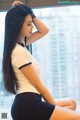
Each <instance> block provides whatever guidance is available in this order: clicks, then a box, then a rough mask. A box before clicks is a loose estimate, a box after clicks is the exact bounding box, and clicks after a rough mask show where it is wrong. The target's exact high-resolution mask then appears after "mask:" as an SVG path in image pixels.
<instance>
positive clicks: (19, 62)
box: [11, 43, 40, 94]
mask: <svg viewBox="0 0 80 120" xmlns="http://www.w3.org/2000/svg"><path fill="white" fill-rule="evenodd" d="M11 62H12V66H13V69H14V72H15V74H16V77H17V79H18V83H19V88H18V90H17V94H19V93H22V92H34V93H38V94H40V93H39V92H38V90H37V89H36V88H35V87H34V86H33V85H32V84H31V83H30V82H29V80H28V79H27V78H26V77H25V76H24V74H23V73H22V72H21V71H20V68H22V67H24V66H26V65H28V64H32V65H33V67H34V69H35V70H36V72H37V73H38V74H39V73H40V65H39V62H38V61H37V60H36V59H35V58H34V57H33V56H32V55H31V53H30V52H29V51H28V50H27V48H26V47H23V46H21V45H20V44H18V43H16V46H15V48H14V50H13V51H12V54H11Z"/></svg>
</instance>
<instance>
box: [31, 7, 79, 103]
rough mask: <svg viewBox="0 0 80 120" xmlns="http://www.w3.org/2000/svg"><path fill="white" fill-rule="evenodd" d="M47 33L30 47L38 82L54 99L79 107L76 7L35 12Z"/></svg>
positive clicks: (77, 14) (77, 22) (77, 16)
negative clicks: (71, 100) (74, 102)
mask: <svg viewBox="0 0 80 120" xmlns="http://www.w3.org/2000/svg"><path fill="white" fill-rule="evenodd" d="M34 13H35V14H36V16H37V17H38V18H40V19H41V20H42V21H43V22H44V23H45V24H46V25H47V27H48V28H49V33H48V34H47V35H46V36H45V37H43V38H41V39H40V40H39V41H37V42H35V43H33V44H32V50H33V55H34V56H35V57H36V59H37V60H38V61H39V62H40V65H41V73H40V78H41V80H42V82H43V84H44V85H45V84H46V87H47V88H48V89H49V91H50V93H51V94H52V96H53V97H54V98H64V97H70V98H71V97H72V98H75V99H76V100H77V102H78V103H80V86H79V85H80V27H79V24H80V6H72V7H69V6H68V7H54V8H45V9H44V8H43V9H38V10H37V9H35V10H34Z"/></svg>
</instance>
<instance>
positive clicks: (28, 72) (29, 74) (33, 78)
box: [20, 64, 56, 105]
mask: <svg viewBox="0 0 80 120" xmlns="http://www.w3.org/2000/svg"><path fill="white" fill-rule="evenodd" d="M20 70H21V72H22V73H23V74H24V75H25V77H26V78H27V79H28V80H29V82H30V83H31V84H32V85H33V86H34V87H35V88H36V89H37V90H38V91H39V93H40V94H41V96H42V97H43V98H44V100H45V101H46V102H48V103H50V104H54V105H56V102H55V100H54V99H53V98H52V96H51V95H50V93H49V91H48V90H47V89H46V88H45V87H44V86H43V84H42V83H41V81H40V78H39V76H38V74H37V73H36V71H35V70H34V68H33V66H32V64H30V65H28V66H25V67H23V68H21V69H20Z"/></svg>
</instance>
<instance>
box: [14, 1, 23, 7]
mask: <svg viewBox="0 0 80 120" xmlns="http://www.w3.org/2000/svg"><path fill="white" fill-rule="evenodd" d="M18 4H23V3H22V2H21V1H14V2H13V4H12V6H15V5H18Z"/></svg>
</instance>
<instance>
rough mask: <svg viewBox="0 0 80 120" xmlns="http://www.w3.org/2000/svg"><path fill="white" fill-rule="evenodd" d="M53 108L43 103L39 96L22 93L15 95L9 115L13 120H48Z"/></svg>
mask: <svg viewBox="0 0 80 120" xmlns="http://www.w3.org/2000/svg"><path fill="white" fill-rule="evenodd" d="M54 108H55V106H54V105H51V104H48V103H47V102H43V101H42V100H41V95H39V94H37V93H32V92H24V93H20V94H18V95H16V97H15V99H14V102H13V105H12V108H11V115H12V118H13V120H49V118H50V116H51V114H52V112H53V111H54Z"/></svg>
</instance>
